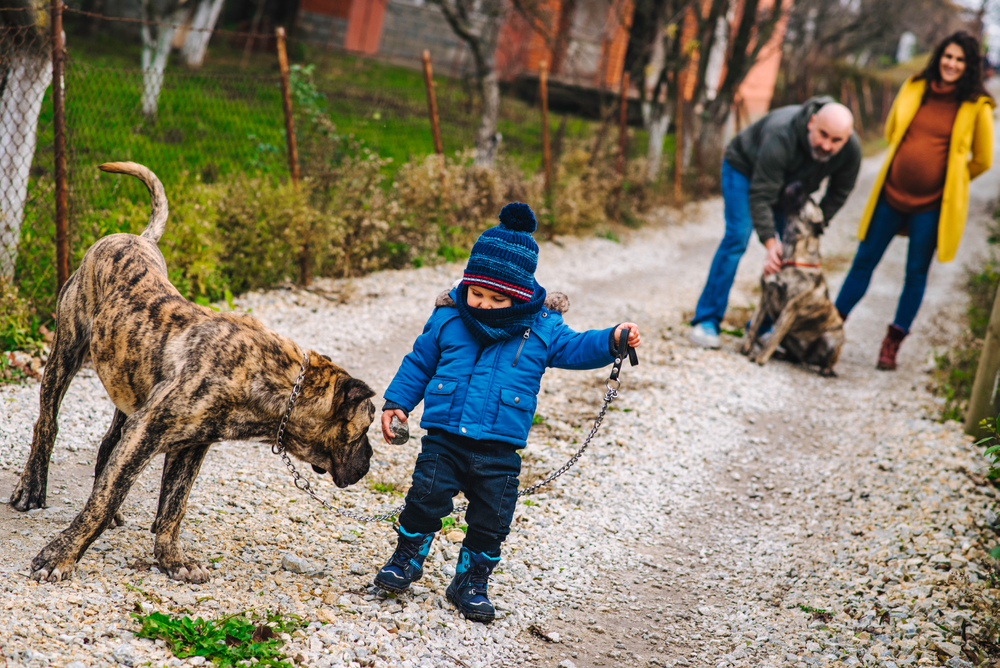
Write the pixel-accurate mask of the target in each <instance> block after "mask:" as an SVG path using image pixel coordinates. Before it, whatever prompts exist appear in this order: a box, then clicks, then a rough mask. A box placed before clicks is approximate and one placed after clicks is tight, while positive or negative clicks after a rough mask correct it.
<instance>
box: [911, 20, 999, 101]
mask: <svg viewBox="0 0 1000 668" xmlns="http://www.w3.org/2000/svg"><path fill="white" fill-rule="evenodd" d="M949 44H957V45H958V46H959V47H960V48H961V49H962V51H963V52H964V53H965V71H964V72H962V76H961V77H960V78H959V80H958V81H957V82H956V83H955V97H957V98H958V99H959V101H960V102H966V101H970V102H975V101H976V100H978V99H979V98H980V97H981V96H983V95H985V96H986V97H989V98H990V99H993V96H992V95H990V94H989V93H988V92H986V87H985V86H983V55H982V51H981V49H980V48H979V40H978V39H976V38H975V37H973V36H972V35H970V34H969V33H967V32H965V31H964V30H959V31H958V32H956V33H954V34H952V35H949V36H948V37H945V38H944V40H943V41H942V42H941V43H940V44H938V45H937V48H935V49H934V54H933V55H932V56H931V59H930V62H928V63H927V67H925V68H924V71H923V72H921V73H920V74H918V75H917V76H916V77H914V79H924V80H926V81H927V83H928V86H927V90H925V91H924V96H925V98H926V96H927V91H929V90H930V84H932V83H934V82H935V81H936V82H939V83H940V82H941V57H942V56H943V55H944V50H945V49H946V48H948V45H949Z"/></svg>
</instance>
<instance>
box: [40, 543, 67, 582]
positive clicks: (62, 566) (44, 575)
mask: <svg viewBox="0 0 1000 668" xmlns="http://www.w3.org/2000/svg"><path fill="white" fill-rule="evenodd" d="M53 542H54V541H53ZM74 570H76V559H74V558H73V557H67V556H66V553H65V550H62V549H59V548H53V544H52V543H49V544H48V545H47V546H46V547H45V548H43V549H42V551H41V552H39V553H38V556H37V557H35V558H34V559H32V560H31V579H32V580H37V581H38V582H59V581H60V580H68V579H69V578H70V577H71V576H72V575H73V571H74Z"/></svg>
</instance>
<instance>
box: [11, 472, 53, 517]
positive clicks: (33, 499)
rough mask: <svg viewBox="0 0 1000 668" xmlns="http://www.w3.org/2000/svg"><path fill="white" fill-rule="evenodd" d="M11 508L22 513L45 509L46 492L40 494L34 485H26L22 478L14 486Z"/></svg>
mask: <svg viewBox="0 0 1000 668" xmlns="http://www.w3.org/2000/svg"><path fill="white" fill-rule="evenodd" d="M10 506H11V508H13V509H14V510H19V511H21V512H22V513H23V512H26V511H29V510H33V509H35V508H44V507H45V490H42V491H41V492H38V491H37V490H36V489H33V488H32V485H26V484H25V483H24V478H23V477H22V478H21V479H20V480H18V481H17V484H16V485H14V491H13V492H11V493H10Z"/></svg>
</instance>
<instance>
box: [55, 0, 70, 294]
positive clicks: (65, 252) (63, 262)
mask: <svg viewBox="0 0 1000 668" xmlns="http://www.w3.org/2000/svg"><path fill="white" fill-rule="evenodd" d="M64 56H65V49H64V48H63V27H62V0H52V125H53V131H54V134H55V137H54V139H55V142H54V144H55V146H54V149H55V163H56V164H55V168H56V169H55V171H56V173H55V178H56V184H55V185H56V283H57V285H58V290H62V287H63V285H64V284H65V283H66V281H67V280H69V246H68V242H67V239H66V106H65V97H64V93H65V88H64V86H63V64H64V62H65V59H64Z"/></svg>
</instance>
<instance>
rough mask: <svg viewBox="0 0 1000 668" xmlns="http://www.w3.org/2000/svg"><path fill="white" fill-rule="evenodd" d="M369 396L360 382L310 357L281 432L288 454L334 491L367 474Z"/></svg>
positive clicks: (314, 355)
mask: <svg viewBox="0 0 1000 668" xmlns="http://www.w3.org/2000/svg"><path fill="white" fill-rule="evenodd" d="M373 396H375V392H373V391H372V389H371V388H370V387H368V385H366V384H365V383H364V381H361V380H358V379H357V378H353V377H352V376H351V375H350V374H349V373H347V372H346V371H344V370H343V369H341V368H340V367H339V366H337V365H336V364H334V363H333V362H331V361H330V358H329V357H326V356H325V355H319V354H317V353H314V352H310V354H309V368H308V369H306V375H305V378H304V379H303V381H302V392H301V394H300V395H299V398H298V400H297V401H296V402H295V408H294V409H293V411H292V414H291V417H290V419H289V421H288V426H287V428H286V441H285V447H286V448H287V450H288V452H289V454H291V455H293V456H294V457H296V458H298V459H301V460H302V461H304V462H306V463H307V464H311V465H312V468H313V470H314V471H316V472H317V473H320V474H325V473H326V472H328V471H329V472H330V475H331V476H333V481H334V482H335V483H336V484H337V487H347V486H348V485H353V484H354V483H356V482H357V481H358V480H361V478H363V477H364V476H365V474H366V473H368V467H369V462H370V460H371V457H372V446H371V443H369V442H368V427H369V426H370V425H371V423H372V422H373V421H374V419H375V405H374V404H372V401H371V398H372V397H373Z"/></svg>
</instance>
